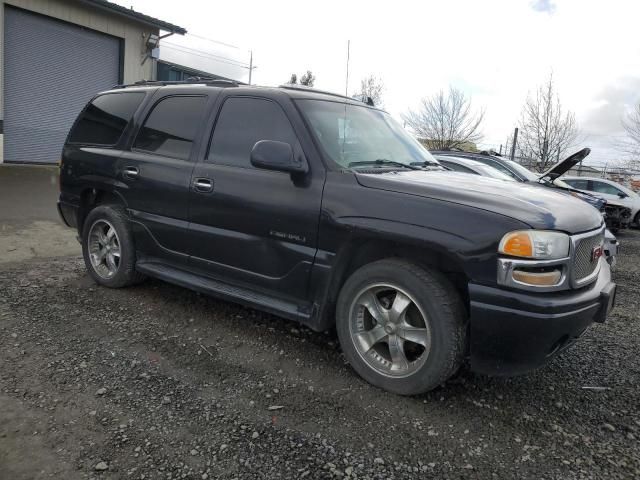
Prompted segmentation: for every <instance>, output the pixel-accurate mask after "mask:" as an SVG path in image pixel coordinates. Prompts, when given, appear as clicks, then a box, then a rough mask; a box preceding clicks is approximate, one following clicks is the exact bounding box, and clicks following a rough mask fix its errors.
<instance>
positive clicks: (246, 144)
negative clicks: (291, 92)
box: [189, 89, 325, 300]
mask: <svg viewBox="0 0 640 480" xmlns="http://www.w3.org/2000/svg"><path fill="white" fill-rule="evenodd" d="M230 90H231V89H230ZM223 95H224V96H221V99H220V104H221V107H220V110H219V113H218V115H217V119H216V121H215V127H214V129H213V133H212V135H211V137H210V138H211V140H210V145H209V147H208V148H207V149H204V151H203V154H202V157H201V158H199V162H198V163H197V164H196V166H195V168H194V172H193V178H192V188H191V194H190V195H191V199H190V220H191V226H190V228H191V239H192V240H191V242H190V245H189V246H190V253H191V255H192V259H191V261H192V264H193V266H194V267H195V268H197V269H199V270H201V271H203V272H205V273H206V274H207V275H209V276H211V277H214V278H220V279H222V280H224V281H227V282H231V283H235V284H239V285H241V286H242V285H246V286H249V287H251V288H257V289H262V290H265V291H267V292H269V293H274V294H275V295H279V296H281V297H282V298H286V299H290V300H304V299H305V298H306V295H307V286H308V280H309V272H310V269H311V266H312V264H313V260H314V256H315V253H316V245H317V234H318V223H319V215H320V204H321V200H322V188H323V185H324V175H325V171H324V168H323V167H321V165H320V164H319V160H318V164H314V163H313V162H311V161H310V157H309V156H308V155H305V151H304V150H303V145H306V146H307V147H308V145H309V143H310V139H308V134H307V132H306V130H304V128H303V127H302V123H301V120H300V119H299V114H298V113H297V111H296V110H295V108H294V106H293V104H292V103H291V101H290V100H289V99H288V98H284V99H281V101H280V102H279V101H277V100H276V99H274V98H266V97H257V96H241V95H234V93H233V92H232V91H227V92H225V93H224V94H223ZM212 123H213V122H212ZM294 125H295V127H294ZM300 135H303V136H304V135H306V138H307V140H305V141H304V143H303V142H301V141H300V139H301V137H300ZM260 140H276V141H281V142H286V143H289V144H290V145H291V146H292V148H293V151H294V154H295V155H297V156H298V157H306V161H308V162H309V170H310V171H309V173H308V174H307V175H306V176H305V177H304V178H293V177H292V176H291V175H290V174H288V173H284V172H276V171H270V170H263V169H258V168H254V167H253V166H252V165H251V163H250V154H251V149H252V148H253V146H254V145H255V143H256V142H258V141H260ZM307 141H308V142H309V143H306V142H307Z"/></svg>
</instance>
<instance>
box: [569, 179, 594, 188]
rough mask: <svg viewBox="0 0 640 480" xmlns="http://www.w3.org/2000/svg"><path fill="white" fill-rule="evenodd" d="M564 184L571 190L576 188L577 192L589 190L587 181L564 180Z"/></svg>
mask: <svg viewBox="0 0 640 480" xmlns="http://www.w3.org/2000/svg"><path fill="white" fill-rule="evenodd" d="M564 181H565V183H568V184H569V185H571V186H572V187H573V188H577V189H578V190H589V181H588V180H574V179H569V180H564Z"/></svg>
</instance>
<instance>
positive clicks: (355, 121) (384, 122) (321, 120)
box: [297, 100, 438, 168]
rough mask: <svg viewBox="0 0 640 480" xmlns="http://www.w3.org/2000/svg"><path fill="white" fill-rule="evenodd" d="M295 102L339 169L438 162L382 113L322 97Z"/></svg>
mask: <svg viewBox="0 0 640 480" xmlns="http://www.w3.org/2000/svg"><path fill="white" fill-rule="evenodd" d="M297 104H298V105H299V107H300V109H301V110H302V113H303V114H304V116H305V117H306V119H307V121H308V122H309V124H310V126H311V129H312V130H313V133H314V135H315V136H316V138H317V139H318V141H319V143H320V144H321V146H322V148H323V150H324V152H325V154H326V155H327V156H328V157H329V158H330V159H331V160H333V161H334V162H335V163H337V164H338V165H340V166H341V167H343V168H372V167H375V166H378V167H381V166H382V167H385V168H403V167H405V166H406V168H416V167H415V165H419V164H424V165H429V164H433V165H438V162H437V161H436V160H435V159H434V158H433V157H432V156H431V154H430V153H429V152H428V151H427V150H426V149H425V148H424V147H423V146H422V145H420V143H418V141H416V140H415V139H414V138H413V137H412V136H411V135H409V134H408V133H407V132H406V131H405V130H404V129H403V128H402V127H401V126H400V125H398V124H397V123H396V122H395V121H394V120H393V118H391V116H390V115H389V114H387V113H385V112H381V111H380V110H375V109H373V108H367V107H365V106H362V107H360V106H356V105H349V104H345V103H337V102H330V101H324V100H299V101H298V102H297ZM412 165H414V166H413V167H412Z"/></svg>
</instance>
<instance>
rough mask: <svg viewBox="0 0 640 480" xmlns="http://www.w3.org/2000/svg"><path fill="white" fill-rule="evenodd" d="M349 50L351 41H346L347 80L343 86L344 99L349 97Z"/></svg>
mask: <svg viewBox="0 0 640 480" xmlns="http://www.w3.org/2000/svg"><path fill="white" fill-rule="evenodd" d="M350 50H351V40H347V79H346V82H345V86H344V95H345V97H348V96H349V53H350Z"/></svg>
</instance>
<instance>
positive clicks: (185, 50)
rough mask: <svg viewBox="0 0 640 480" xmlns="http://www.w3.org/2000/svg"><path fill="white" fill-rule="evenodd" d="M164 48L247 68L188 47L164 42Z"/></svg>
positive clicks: (218, 56) (233, 61) (227, 59)
mask: <svg viewBox="0 0 640 480" xmlns="http://www.w3.org/2000/svg"><path fill="white" fill-rule="evenodd" d="M163 45H164V46H165V47H166V48H169V49H170V50H172V49H173V50H177V51H179V52H183V53H189V54H191V55H195V56H197V57H202V58H208V59H211V60H215V61H218V62H221V63H226V64H229V65H234V66H236V67H241V68H249V65H248V64H246V63H242V62H238V61H236V60H233V59H230V58H228V57H222V56H220V55H214V54H211V53H208V52H204V51H202V50H197V49H194V48H189V47H182V46H181V45H176V44H173V43H169V42H164V44H163Z"/></svg>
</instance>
